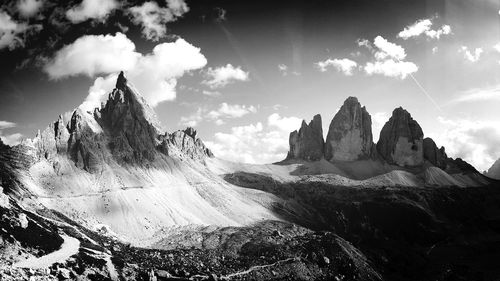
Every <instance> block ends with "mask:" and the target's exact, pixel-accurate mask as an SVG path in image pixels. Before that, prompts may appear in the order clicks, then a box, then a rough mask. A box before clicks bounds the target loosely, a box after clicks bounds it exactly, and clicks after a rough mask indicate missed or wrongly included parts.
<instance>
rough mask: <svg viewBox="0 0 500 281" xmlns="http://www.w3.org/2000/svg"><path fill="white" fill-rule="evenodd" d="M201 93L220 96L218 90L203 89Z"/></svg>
mask: <svg viewBox="0 0 500 281" xmlns="http://www.w3.org/2000/svg"><path fill="white" fill-rule="evenodd" d="M201 93H202V94H204V95H205V96H209V97H220V96H221V95H222V94H221V92H219V91H207V90H203V91H202V92H201Z"/></svg>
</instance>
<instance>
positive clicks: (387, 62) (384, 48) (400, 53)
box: [363, 36, 418, 79]
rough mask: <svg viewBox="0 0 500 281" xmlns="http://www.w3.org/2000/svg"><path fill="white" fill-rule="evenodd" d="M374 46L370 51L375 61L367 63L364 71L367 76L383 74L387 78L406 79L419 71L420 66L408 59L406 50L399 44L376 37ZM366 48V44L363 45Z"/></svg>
mask: <svg viewBox="0 0 500 281" xmlns="http://www.w3.org/2000/svg"><path fill="white" fill-rule="evenodd" d="M373 43H374V45H375V47H376V48H373V47H371V45H368V46H370V48H369V49H370V50H371V52H372V53H373V55H374V57H375V61H372V62H367V63H366V65H365V67H364V70H365V72H366V74H368V75H373V74H381V75H384V76H387V77H394V78H400V79H405V78H406V77H407V76H408V75H411V74H412V73H414V72H417V71H418V66H417V65H416V64H415V63H413V62H409V61H404V59H405V58H406V52H405V49H404V48H403V47H401V46H399V45H397V44H394V43H391V42H389V41H387V40H386V39H384V38H383V37H382V36H377V37H375V40H374V42H373ZM363 46H365V44H364V45H363Z"/></svg>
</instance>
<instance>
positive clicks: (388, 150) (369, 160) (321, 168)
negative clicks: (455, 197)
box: [282, 97, 490, 187]
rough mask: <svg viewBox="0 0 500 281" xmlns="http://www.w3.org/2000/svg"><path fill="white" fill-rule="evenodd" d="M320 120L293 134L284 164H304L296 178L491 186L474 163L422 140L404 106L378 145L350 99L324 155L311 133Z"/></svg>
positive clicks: (376, 183) (364, 114)
mask: <svg viewBox="0 0 500 281" xmlns="http://www.w3.org/2000/svg"><path fill="white" fill-rule="evenodd" d="M315 120H316V121H315ZM318 120H319V121H320V120H321V116H319V115H316V116H315V118H314V120H313V121H311V123H310V124H309V125H307V124H306V123H305V121H303V122H302V126H301V128H300V130H299V131H298V132H297V131H294V132H292V133H291V134H290V151H289V153H288V156H287V158H286V159H285V160H284V161H283V162H282V164H290V163H293V162H294V161H295V162H297V163H301V164H302V165H303V166H302V167H301V169H300V171H299V170H297V171H295V173H297V174H336V175H339V176H342V177H344V178H347V179H350V180H353V181H352V183H350V184H349V185H355V184H360V185H367V186H381V185H387V184H389V185H402V186H461V187H465V186H482V185H488V184H490V182H489V181H488V180H487V179H486V178H485V177H483V176H482V175H481V174H480V173H479V172H478V171H477V170H476V169H475V168H474V167H473V166H472V165H470V164H468V163H467V162H465V161H463V160H462V159H460V158H457V159H452V158H449V157H448V156H447V155H446V152H445V148H444V147H441V148H439V149H438V147H437V145H436V143H435V142H434V141H433V140H432V139H431V138H425V139H424V133H423V130H422V128H421V127H420V125H419V124H418V122H417V121H416V120H414V119H413V118H412V117H411V114H410V113H409V112H408V111H406V110H405V109H403V108H402V107H399V108H396V109H394V111H393V112H392V116H391V117H390V118H389V120H388V121H387V122H386V123H385V125H384V126H383V127H382V131H381V132H380V138H379V141H378V142H377V144H374V143H373V137H372V124H371V116H370V114H369V113H368V111H367V110H366V108H365V107H362V106H361V104H360V102H359V101H358V99H357V98H356V97H348V98H347V99H346V100H345V101H344V104H343V105H342V107H340V109H339V111H338V112H337V113H336V114H335V116H334V117H333V119H332V121H331V123H330V127H329V130H328V134H327V138H326V141H325V143H324V149H323V151H324V154H323V155H322V157H320V155H319V153H320V152H321V149H320V144H321V142H322V141H323V138H322V136H321V134H319V130H316V133H313V132H314V130H312V129H311V128H312V127H311V126H312V125H314V124H316V125H315V126H316V127H318V125H317V124H318ZM319 124H320V123H319ZM312 140H314V141H312ZM310 151H314V155H313V154H311V152H310ZM299 152H300V153H299ZM304 161H305V162H304ZM360 180H362V181H363V182H360ZM343 184H347V182H344V183H343Z"/></svg>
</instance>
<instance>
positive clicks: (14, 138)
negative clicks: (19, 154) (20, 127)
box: [0, 120, 23, 145]
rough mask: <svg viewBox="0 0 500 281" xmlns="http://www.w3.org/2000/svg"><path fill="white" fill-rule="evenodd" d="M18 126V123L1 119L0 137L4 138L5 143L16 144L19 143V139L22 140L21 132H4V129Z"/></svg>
mask: <svg viewBox="0 0 500 281" xmlns="http://www.w3.org/2000/svg"><path fill="white" fill-rule="evenodd" d="M16 126H17V125H16V123H13V122H9V121H1V120H0V139H2V142H3V143H4V144H8V145H16V144H18V143H19V141H20V140H21V138H22V136H23V135H21V134H19V133H15V134H4V133H3V130H5V129H11V128H15V127H16Z"/></svg>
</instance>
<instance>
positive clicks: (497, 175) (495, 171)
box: [484, 159, 500, 180]
mask: <svg viewBox="0 0 500 281" xmlns="http://www.w3.org/2000/svg"><path fill="white" fill-rule="evenodd" d="M484 174H485V175H486V176H488V177H490V178H492V179H497V180H500V159H498V160H497V161H495V163H493V165H492V166H491V167H490V168H489V169H488V171H486V172H485V173H484Z"/></svg>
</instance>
